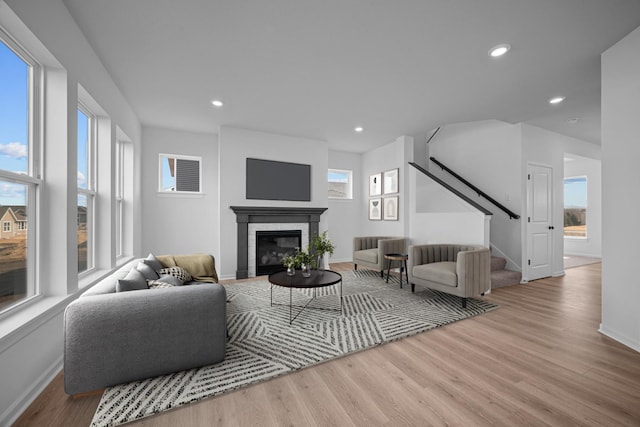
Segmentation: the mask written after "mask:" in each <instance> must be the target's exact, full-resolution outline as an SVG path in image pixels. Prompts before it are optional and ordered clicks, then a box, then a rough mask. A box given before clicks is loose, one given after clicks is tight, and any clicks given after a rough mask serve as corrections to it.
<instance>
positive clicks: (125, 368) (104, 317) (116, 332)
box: [64, 283, 226, 394]
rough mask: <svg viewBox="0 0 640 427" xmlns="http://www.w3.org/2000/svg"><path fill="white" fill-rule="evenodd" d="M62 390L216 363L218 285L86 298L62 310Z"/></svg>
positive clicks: (221, 295)
mask: <svg viewBox="0 0 640 427" xmlns="http://www.w3.org/2000/svg"><path fill="white" fill-rule="evenodd" d="M64 333H65V336H64V383H65V391H66V392H67V393H68V394H77V393H82V392H86V391H91V390H96V389H101V388H104V387H107V386H111V385H115V384H121V383H124V382H129V381H134V380H138V379H143V378H149V377H154V376H158V375H163V374H168V373H171V372H177V371H181V370H185V369H191V368H194V367H199V366H204V365H209V364H213V363H216V362H218V361H221V360H222V359H223V358H224V352H225V344H226V291H225V289H224V288H223V287H222V286H221V285H219V284H209V283H206V284H195V285H190V286H177V287H171V288H164V289H153V290H139V291H130V292H118V293H111V294H105V295H95V296H86V297H83V298H80V299H78V300H75V301H73V302H72V303H71V304H69V306H68V307H67V309H66V310H65V314H64Z"/></svg>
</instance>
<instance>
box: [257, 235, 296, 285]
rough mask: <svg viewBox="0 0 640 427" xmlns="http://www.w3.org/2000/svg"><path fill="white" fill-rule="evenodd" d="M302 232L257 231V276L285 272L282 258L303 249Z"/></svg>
mask: <svg viewBox="0 0 640 427" xmlns="http://www.w3.org/2000/svg"><path fill="white" fill-rule="evenodd" d="M301 241H302V230H282V231H256V276H262V275H265V274H271V273H275V272H277V271H282V270H284V269H285V268H284V266H283V265H282V258H284V256H285V255H287V254H293V253H294V252H295V250H296V248H299V247H301Z"/></svg>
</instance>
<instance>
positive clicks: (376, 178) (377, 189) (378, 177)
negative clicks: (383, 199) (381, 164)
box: [369, 173, 382, 196]
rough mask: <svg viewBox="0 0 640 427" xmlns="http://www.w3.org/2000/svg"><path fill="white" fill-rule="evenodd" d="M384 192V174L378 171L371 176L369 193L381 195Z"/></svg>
mask: <svg viewBox="0 0 640 427" xmlns="http://www.w3.org/2000/svg"><path fill="white" fill-rule="evenodd" d="M381 194H382V174H381V173H377V174H375V175H371V176H370V177H369V195H370V196H379V195H381Z"/></svg>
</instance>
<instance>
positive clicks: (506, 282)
mask: <svg viewBox="0 0 640 427" xmlns="http://www.w3.org/2000/svg"><path fill="white" fill-rule="evenodd" d="M506 265H507V260H506V259H504V258H501V257H497V256H492V257H491V289H496V288H501V287H503V286H511V285H517V284H518V283H520V279H521V278H522V273H520V272H519V271H512V270H506V269H505V268H504V267H505V266H506Z"/></svg>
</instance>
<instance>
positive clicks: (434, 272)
mask: <svg viewBox="0 0 640 427" xmlns="http://www.w3.org/2000/svg"><path fill="white" fill-rule="evenodd" d="M412 273H413V276H414V277H417V278H418V279H423V280H428V281H430V282H436V283H441V284H443V285H448V286H452V287H454V288H455V287H457V286H458V275H457V274H456V263H455V262H449V261H444V262H432V263H429V264H422V265H416V266H414V267H413V271H412Z"/></svg>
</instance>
